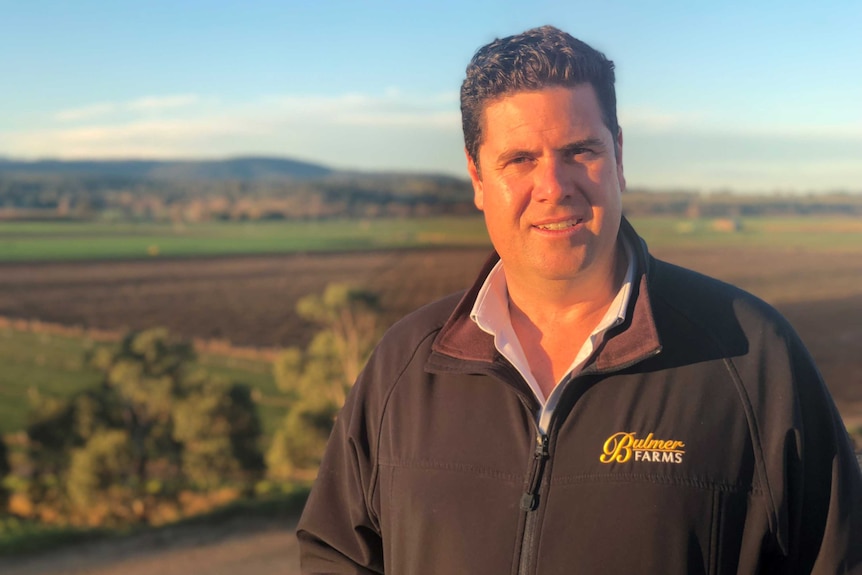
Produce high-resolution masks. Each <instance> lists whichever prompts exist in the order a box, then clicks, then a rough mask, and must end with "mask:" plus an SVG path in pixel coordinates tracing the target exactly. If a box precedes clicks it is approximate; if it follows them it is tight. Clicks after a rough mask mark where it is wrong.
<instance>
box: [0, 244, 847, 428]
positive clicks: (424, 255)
mask: <svg viewBox="0 0 862 575" xmlns="http://www.w3.org/2000/svg"><path fill="white" fill-rule="evenodd" d="M656 255H657V256H659V257H662V258H663V259H666V260H668V261H672V262H674V263H679V264H681V265H684V266H687V267H691V268H694V269H697V270H699V271H702V272H704V273H707V274H709V275H712V276H715V277H718V278H720V279H724V280H726V281H729V282H731V283H734V284H737V285H739V286H741V287H743V288H745V289H748V290H749V291H752V292H753V293H755V294H757V295H759V296H760V297H762V298H763V299H765V300H767V301H769V302H770V303H772V304H774V305H776V307H778V308H779V310H781V311H782V312H783V313H785V315H786V316H787V317H788V318H789V319H790V320H791V322H792V323H793V324H794V325H795V326H796V327H797V329H798V331H799V332H800V334H801V336H802V338H803V340H804V341H805V342H806V344H807V345H808V346H809V348H810V349H811V351H812V353H813V355H814V357H815V359H816V360H817V362H818V365H819V366H820V368H821V370H822V372H823V374H824V376H825V378H826V381H827V384H828V385H829V387H830V388H831V390H832V392H833V394H834V395H835V398H836V400H837V401H838V403H839V406H840V408H841V410H842V413H843V414H844V416H845V419H847V420H848V421H847V423H848V425H852V426H858V425H862V418H860V414H862V354H860V353H859V350H860V346H862V258H858V257H855V256H848V255H846V254H845V255H842V254H840V253H835V254H832V253H829V252H825V251H823V250H818V251H811V252H807V251H803V250H798V249H795V250H781V249H778V248H765V247H758V248H751V249H748V248H746V249H743V248H739V247H734V248H723V249H719V248H716V249H704V248H683V247H680V248H664V249H662V250H659V251H657V253H656ZM486 256H487V250H485V249H482V248H471V249H427V250H403V251H397V250H396V251H374V252H361V253H330V254H314V255H309V254H296V255H281V256H255V257H224V258H197V259H176V260H138V261H127V262H82V263H41V264H24V263H20V264H19V263H16V264H2V265H0V315H3V316H7V317H14V318H25V319H39V320H43V321H50V322H57V323H62V324H70V325H82V326H86V327H96V328H103V329H115V330H126V329H140V328H144V327H149V326H153V325H163V326H168V327H169V328H171V329H172V330H173V331H175V332H177V333H180V334H182V335H184V336H188V337H201V338H206V339H225V340H229V341H230V342H232V343H233V344H235V345H243V346H249V345H250V346H262V347H279V346H286V345H293V344H302V343H304V342H305V341H307V339H308V337H309V336H310V334H311V333H312V331H313V326H309V325H307V324H306V323H305V322H303V321H302V320H301V319H300V318H298V317H297V316H296V315H295V313H294V311H293V310H294V306H295V303H296V301H297V300H298V299H299V298H300V297H302V296H304V295H306V294H309V293H317V292H320V291H322V290H323V288H324V287H325V286H326V284H327V283H329V282H345V281H347V282H353V283H356V284H360V285H363V286H366V287H368V288H370V289H373V290H375V291H377V292H378V293H380V294H381V296H382V299H383V302H384V305H385V313H386V319H387V321H389V322H391V321H394V320H395V319H397V318H398V317H400V316H402V315H404V314H405V313H407V312H409V311H410V310H412V309H415V308H417V307H419V306H421V305H423V304H424V303H427V302H429V301H432V300H434V299H436V298H438V297H440V296H442V295H444V294H447V293H450V292H452V291H455V290H458V289H463V288H464V287H467V286H468V285H469V284H470V282H471V281H472V278H473V277H474V275H475V273H476V271H477V270H478V268H479V267H480V266H481V264H482V262H483V261H484V260H485V258H486Z"/></svg>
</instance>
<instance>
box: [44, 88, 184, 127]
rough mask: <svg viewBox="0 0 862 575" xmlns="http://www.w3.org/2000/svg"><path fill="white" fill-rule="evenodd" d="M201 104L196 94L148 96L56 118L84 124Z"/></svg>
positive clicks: (62, 113) (83, 108) (67, 112)
mask: <svg viewBox="0 0 862 575" xmlns="http://www.w3.org/2000/svg"><path fill="white" fill-rule="evenodd" d="M198 102H200V97H199V96H197V95H196V94H176V95H169V96H146V97H143V98H137V99H135V100H131V101H128V102H98V103H95V104H90V105H87V106H81V107H79V108H70V109H68V110H61V111H59V112H57V114H55V116H54V118H55V119H56V120H58V121H60V122H82V121H88V120H96V119H99V118H102V119H104V118H106V117H109V116H114V117H116V116H121V115H123V114H125V115H126V116H128V114H129V113H132V114H144V113H155V112H162V111H166V110H175V109H177V108H184V107H188V106H192V105H194V104H196V103H198Z"/></svg>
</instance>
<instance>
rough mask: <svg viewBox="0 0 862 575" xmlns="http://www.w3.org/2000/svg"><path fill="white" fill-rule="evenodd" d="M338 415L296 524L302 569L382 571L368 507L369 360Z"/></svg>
mask: <svg viewBox="0 0 862 575" xmlns="http://www.w3.org/2000/svg"><path fill="white" fill-rule="evenodd" d="M373 361H374V359H373V358H372V360H370V361H369V365H368V366H367V367H366V369H365V371H364V372H363V374H362V375H360V377H359V380H358V381H357V382H356V384H355V385H354V386H353V389H352V390H351V391H350V393H349V394H348V397H347V400H346V402H345V405H344V407H343V408H342V410H341V413H340V414H339V415H338V418H337V419H336V423H335V427H334V428H333V431H332V434H331V435H330V438H329V442H328V444H327V447H326V452H325V454H324V457H323V461H322V462H321V465H320V470H319V472H318V475H317V479H316V480H315V483H314V486H313V488H312V490H311V494H310V495H309V498H308V501H307V503H306V506H305V509H304V510H303V513H302V517H301V518H300V520H299V525H298V527H297V539H298V540H299V550H300V564H301V572H302V573H303V574H311V573H355V574H359V573H362V574H369V573H383V549H382V547H383V546H382V540H381V536H380V526H379V524H378V520H377V517H376V516H375V513H374V512H373V510H372V509H371V496H372V490H373V485H374V482H375V479H376V477H375V475H376V471H375V468H376V466H375V465H374V463H373V461H372V459H373V453H372V451H373V449H374V448H375V447H376V445H375V443H374V440H373V439H372V438H373V437H374V436H376V432H375V431H374V430H373V429H372V427H374V425H373V424H372V423H371V422H372V421H373V420H374V419H375V417H374V414H373V411H374V410H373V409H371V408H369V400H368V395H369V394H368V387H369V380H370V379H372V377H373V376H370V375H369V373H370V372H373V371H374V368H373V365H372V362H373Z"/></svg>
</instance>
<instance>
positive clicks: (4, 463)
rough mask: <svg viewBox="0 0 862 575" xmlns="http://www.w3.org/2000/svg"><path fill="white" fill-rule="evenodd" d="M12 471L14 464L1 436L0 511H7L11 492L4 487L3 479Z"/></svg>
mask: <svg viewBox="0 0 862 575" xmlns="http://www.w3.org/2000/svg"><path fill="white" fill-rule="evenodd" d="M10 471H12V466H11V465H9V454H8V449H7V448H6V442H5V441H3V438H2V437H0V513H5V512H6V509H7V506H8V503H9V493H8V491H7V490H6V488H5V487H3V479H5V478H6V476H7V475H9V472H10Z"/></svg>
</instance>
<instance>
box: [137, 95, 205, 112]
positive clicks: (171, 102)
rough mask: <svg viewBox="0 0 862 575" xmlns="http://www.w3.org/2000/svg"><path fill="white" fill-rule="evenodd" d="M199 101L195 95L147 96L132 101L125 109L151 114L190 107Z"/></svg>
mask: <svg viewBox="0 0 862 575" xmlns="http://www.w3.org/2000/svg"><path fill="white" fill-rule="evenodd" d="M199 101H200V97H199V96H197V95H196V94H178V95H175V96H149V97H146V98H139V99H137V100H133V101H131V102H129V103H127V104H126V105H125V108H126V109H128V110H131V111H134V112H153V111H159V110H169V109H174V108H183V107H186V106H191V105H193V104H196V103H198V102H199Z"/></svg>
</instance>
